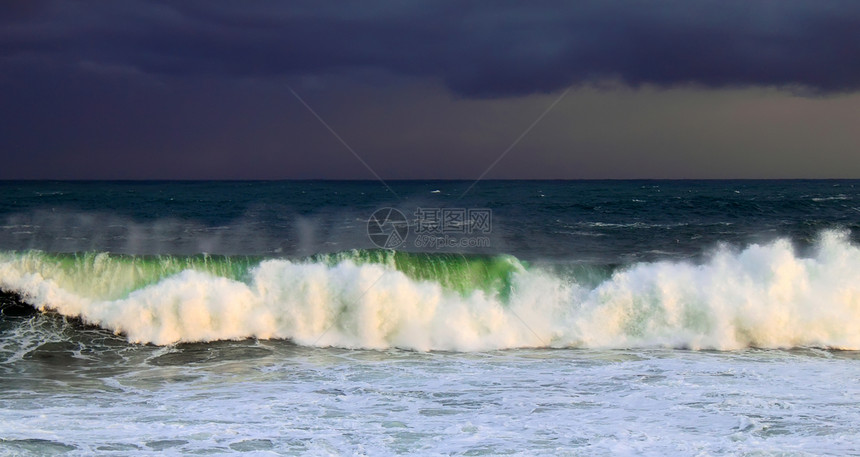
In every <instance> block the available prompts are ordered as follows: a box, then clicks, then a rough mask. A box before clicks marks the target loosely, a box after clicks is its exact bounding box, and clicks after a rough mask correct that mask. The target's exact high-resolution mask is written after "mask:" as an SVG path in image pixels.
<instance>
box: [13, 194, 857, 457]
mask: <svg viewBox="0 0 860 457" xmlns="http://www.w3.org/2000/svg"><path fill="white" fill-rule="evenodd" d="M471 185H472V183H471V182H464V181H394V182H388V183H387V186H389V187H387V186H386V185H383V184H381V183H378V182H371V181H355V182H332V181H286V182H285V181H273V182H44V181H39V182H23V181H22V182H0V291H2V292H0V311H2V314H0V455H47V454H62V455H93V454H99V455H147V454H148V455H163V454H167V455H189V454H190V455H221V454H231V453H243V452H252V454H256V455H344V454H349V455H398V454H399V455H411V454H431V455H433V454H446V455H448V454H453V455H502V454H505V455H507V454H516V455H547V454H551V455H552V454H555V455H655V456H656V455H739V454H746V455H846V454H856V453H858V452H860V408H858V405H860V352H857V351H858V350H860V244H858V243H859V242H860V181H840V180H826V181H802V180H789V181H484V182H480V183H478V184H477V185H475V186H474V187H470V186H471Z"/></svg>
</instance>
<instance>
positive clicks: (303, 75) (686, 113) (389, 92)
mask: <svg viewBox="0 0 860 457" xmlns="http://www.w3.org/2000/svg"><path fill="white" fill-rule="evenodd" d="M298 97H300V98H301V100H299V98H298ZM302 100H303V101H304V103H302ZM305 104H306V105H307V106H305ZM550 108H551V109H550ZM311 110H313V111H314V112H315V113H316V115H318V116H319V118H320V119H322V121H324V122H325V123H326V124H327V125H328V126H329V127H330V128H331V129H332V130H333V131H334V132H336V133H337V134H338V135H339V136H340V137H341V138H342V139H343V141H344V142H345V143H346V144H347V145H348V147H349V148H351V149H352V150H353V151H354V152H355V153H356V154H357V155H359V156H360V157H361V158H363V160H364V161H365V162H366V163H367V164H368V165H369V167H370V168H372V169H373V170H374V171H375V172H376V173H378V174H379V175H380V176H381V177H383V178H384V179H410V178H445V179H448V178H458V179H474V178H477V177H478V176H480V175H481V174H482V173H484V172H485V171H486V170H487V168H488V167H489V166H490V165H491V164H492V163H493V162H494V161H496V160H497V159H498V158H499V157H500V156H501V155H502V154H503V153H505V151H508V152H507V154H505V155H504V157H503V158H502V159H501V160H499V161H498V163H497V164H496V165H495V167H493V168H492V169H491V170H490V171H489V173H488V174H487V178H793V177H808V178H840V177H845V178H858V177H860V2H858V1H854V0H846V1H818V0H815V1H813V0H809V1H791V0H780V1H746V0H745V1H696V0H683V1H660V2H644V1H625V2H616V1H607V0H600V1H594V2H587V1H581V2H521V3H514V2H489V1H484V2H462V1H450V2H446V1H429V2H402V1H389V2H353V3H342V2H319V1H250V0H249V1H242V2H238V1H226V0H190V1H155V0H152V1H143V0H134V1H131V0H129V1H125V0H115V1H104V2H83V1H71V0H66V1H42V0H4V1H2V2H0V160H2V164H0V179H19V178H28V179H30V178H37V179H38V178H72V179H90V178H98V179H257V178H264V179H282V178H333V179H340V178H349V179H373V178H374V175H373V173H372V172H371V171H369V170H368V169H367V168H366V167H365V166H364V165H363V164H362V163H361V161H359V160H358V159H357V158H356V157H355V156H354V155H353V153H352V152H351V151H350V150H349V149H348V148H347V147H346V146H344V144H342V143H341V142H340V141H339V140H338V138H337V137H336V136H335V135H333V134H332V132H331V131H329V130H328V128H327V127H326V126H325V125H324V124H323V122H321V121H320V119H318V118H317V117H316V116H315V115H314V113H312V112H311ZM538 119H540V120H539V121H538V122H536V123H535V121H536V120H538ZM530 126H532V128H530ZM523 133H526V134H525V135H524V136H522V135H523ZM521 136H522V137H521ZM520 137H521V138H520ZM518 138H520V141H519V142H517V139H518ZM515 143H516V144H515ZM512 145H513V147H511V146H512Z"/></svg>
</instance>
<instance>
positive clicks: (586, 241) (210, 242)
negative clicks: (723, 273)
mask: <svg viewBox="0 0 860 457" xmlns="http://www.w3.org/2000/svg"><path fill="white" fill-rule="evenodd" d="M388 184H389V185H390V189H391V190H393V192H396V195H395V194H394V193H392V191H390V190H389V189H387V188H386V187H385V186H383V185H382V184H380V183H378V182H374V181H354V182H330V181H288V182H283V181H275V182H221V181H218V182H5V183H0V192H2V196H3V197H2V199H0V221H2V225H0V249H5V250H22V249H41V250H45V251H48V252H75V251H110V252H117V253H129V254H196V253H202V252H206V253H212V254H227V255H263V256H290V257H292V256H303V255H310V254H315V253H320V252H337V251H343V250H349V249H369V248H375V247H376V246H374V244H373V243H372V241H371V240H370V239H369V238H368V236H367V226H366V225H367V224H366V222H367V220H368V218H369V217H370V216H371V215H372V214H373V212H374V211H375V210H377V209H379V208H384V207H393V208H397V209H399V210H400V211H401V212H402V213H403V214H404V215H406V216H407V217H408V218H409V219H410V220H411V221H412V222H413V224H414V223H415V219H416V218H417V216H415V212H416V211H418V209H419V208H440V209H441V208H448V209H455V208H463V209H470V208H476V209H478V208H487V209H490V210H491V211H492V230H491V233H490V234H488V237H489V238H490V243H489V246H482V247H480V248H470V247H469V246H465V248H464V249H463V248H461V249H446V251H449V252H460V251H468V252H479V253H485V254H499V253H506V254H512V255H515V256H517V257H519V258H523V259H530V260H533V259H544V258H550V259H557V260H564V261H578V262H598V263H600V262H609V263H626V262H631V261H638V260H653V259H659V258H683V257H689V256H696V255H699V254H701V253H702V252H703V251H706V250H708V249H710V248H712V247H714V246H715V245H716V244H717V243H721V242H725V243H731V244H735V245H738V246H743V245H745V244H748V243H754V242H763V241H770V240H773V239H775V238H778V237H787V238H789V239H791V240H792V241H793V242H795V243H797V244H798V246H808V245H809V244H810V243H811V242H813V241H814V240H815V239H816V237H817V236H818V235H819V234H820V233H821V231H822V230H827V229H845V230H849V231H851V237H852V239H854V240H856V239H857V237H858V236H860V235H858V233H860V231H858V230H857V229H858V227H860V189H858V185H860V181H795V180H792V181H484V182H480V183H478V184H477V185H475V186H474V187H472V188H471V189H469V191H468V192H467V193H466V194H465V195H462V194H463V192H464V191H466V190H467V189H468V188H469V186H470V185H471V184H472V183H471V182H465V181H410V182H402V181H394V182H391V183H388ZM410 235H412V239H411V240H407V242H406V243H404V244H403V245H402V246H400V248H401V249H402V250H410V251H436V250H437V249H433V248H428V247H426V246H424V247H420V246H416V245H415V243H414V241H415V240H416V238H417V237H416V236H415V235H416V233H414V230H411V231H410ZM482 235H483V234H482ZM409 241H411V242H409Z"/></svg>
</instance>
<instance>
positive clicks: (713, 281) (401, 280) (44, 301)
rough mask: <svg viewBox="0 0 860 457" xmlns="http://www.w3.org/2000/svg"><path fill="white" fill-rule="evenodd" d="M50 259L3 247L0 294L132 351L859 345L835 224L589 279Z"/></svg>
mask: <svg viewBox="0 0 860 457" xmlns="http://www.w3.org/2000/svg"><path fill="white" fill-rule="evenodd" d="M391 255H394V254H391ZM383 257H384V255H383ZM58 258H59V257H58V256H51V255H47V254H42V253H38V252H25V253H5V254H2V257H0V288H2V289H3V290H6V291H10V292H15V293H17V294H19V295H20V296H21V297H22V299H23V300H25V301H26V302H27V303H30V304H32V305H33V306H34V307H37V308H39V309H41V310H54V311H56V312H59V313H61V314H63V315H66V316H79V317H81V318H82V319H83V320H84V321H85V322H88V323H91V324H95V325H99V326H101V327H104V328H107V329H110V330H113V331H115V332H118V333H122V334H124V335H126V336H127V338H128V340H129V341H131V342H137V343H154V344H158V345H164V344H171V343H176V342H192V341H214V340H223V339H242V338H249V337H255V338H262V339H266V338H282V339H290V340H293V341H295V342H297V343H299V344H302V345H314V346H339V347H346V348H389V347H399V348H408V349H417V350H454V351H474V350H489V349H500V348H517V347H545V346H552V347H601V348H621V347H654V346H657V347H688V348H694V349H698V348H703V349H704V348H707V349H722V350H730V349H738V348H744V347H768V348H774V347H799V346H818V347H831V348H843V349H860V249H858V247H857V246H854V245H852V244H851V243H849V241H848V238H847V234H845V233H840V232H834V231H828V232H824V233H823V234H822V235H821V237H820V240H819V241H818V243H817V244H816V247H815V249H814V252H812V253H811V255H809V256H807V257H804V256H801V255H799V254H798V253H797V252H796V251H795V250H794V249H793V247H792V245H791V243H790V241H789V240H785V239H782V240H777V241H774V242H771V243H769V244H763V245H751V246H749V247H747V248H745V249H743V250H740V251H735V250H732V249H731V248H728V247H722V248H719V249H717V250H716V251H715V252H714V253H713V254H712V255H711V256H710V258H709V259H708V260H707V261H705V262H703V263H701V264H693V263H687V262H668V261H666V262H654V263H640V264H634V265H630V266H628V267H626V268H623V269H620V270H618V271H616V272H614V273H613V274H612V275H611V276H610V277H608V278H607V279H605V280H604V281H602V282H600V283H599V284H597V285H596V286H594V285H589V284H588V283H587V282H584V281H581V280H578V279H577V277H576V275H564V274H559V273H551V272H549V271H545V270H542V269H540V268H526V267H525V266H524V265H522V264H520V263H519V262H517V261H516V259H512V258H503V259H502V260H500V259H499V258H496V259H489V260H486V259H485V260H481V261H479V262H478V263H479V264H480V265H482V266H481V267H480V268H477V269H476V267H475V266H474V262H471V261H468V260H466V261H461V265H460V266H459V267H457V268H449V269H446V268H441V269H440V268H439V267H438V265H445V264H451V263H456V261H455V260H454V259H447V260H445V259H443V261H436V263H437V264H438V265H437V267H434V268H430V269H428V268H426V267H424V266H421V267H420V268H419V267H416V266H415V263H416V261H415V260H414V259H412V258H409V259H406V260H401V261H400V262H399V263H398V261H397V259H396V258H394V259H393V260H392V259H391V258H389V257H384V258H382V259H381V260H380V259H371V258H368V255H367V254H364V253H362V254H361V255H358V256H355V255H353V256H349V255H347V256H343V255H341V256H330V257H327V258H319V257H318V258H312V259H308V260H306V261H289V260H284V259H268V260H262V261H258V260H247V261H246V262H245V263H242V262H238V266H236V265H237V264H234V263H233V262H235V261H234V260H232V259H229V258H226V259H221V260H220V261H218V262H211V261H207V260H205V258H201V259H202V260H199V261H197V262H194V261H189V260H187V259H186V260H177V259H172V258H166V259H160V260H158V259H157V260H155V261H149V262H143V261H142V260H138V259H136V258H125V259H124V260H121V261H117V260H116V259H115V258H112V257H110V256H106V255H103V256H102V257H99V256H98V255H93V256H91V257H84V259H85V260H84V261H80V260H68V258H65V259H66V260H65V262H66V263H65V264H64V263H63V261H60V260H58ZM78 259H79V258H78ZM86 259H91V260H86ZM97 259H101V260H97ZM112 259H113V260H112ZM135 262H137V264H136V263H135ZM422 262H423V263H422ZM446 262H447V263H446ZM418 263H420V264H421V265H424V263H426V262H424V261H420V262H418ZM430 263H432V262H430ZM225 264H230V265H231V267H230V268H225V267H224V265H225ZM488 264H490V265H496V266H495V267H493V268H489V267H487V266H486V265H488ZM93 265H100V266H98V268H96V267H93ZM130 265H131V266H130ZM134 265H137V266H136V267H135V266H134ZM141 265H144V266H143V267H141ZM165 265H166V266H165ZM410 265H411V266H410ZM499 265H508V267H501V266H499ZM475 271H479V272H483V273H481V274H477V275H476V273H475ZM463 275H467V276H466V277H467V279H468V281H466V280H462V278H463V277H464V276H463ZM452 278H454V279H452ZM456 278H461V280H455V279H456ZM464 281H466V282H464ZM469 281H471V282H469ZM467 283H470V284H473V287H466V286H465V284H467Z"/></svg>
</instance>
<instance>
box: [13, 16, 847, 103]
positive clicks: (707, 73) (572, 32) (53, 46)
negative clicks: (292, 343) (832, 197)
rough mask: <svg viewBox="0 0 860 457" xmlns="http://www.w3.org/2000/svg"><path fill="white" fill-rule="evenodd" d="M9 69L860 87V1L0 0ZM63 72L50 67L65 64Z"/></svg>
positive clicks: (471, 89) (467, 87)
mask: <svg viewBox="0 0 860 457" xmlns="http://www.w3.org/2000/svg"><path fill="white" fill-rule="evenodd" d="M0 17H1V18H0V58H2V59H3V60H2V62H3V63H2V65H3V66H5V67H12V66H20V65H35V64H41V65H48V66H57V65H74V66H81V65H83V66H84V68H89V69H125V70H128V71H136V72H140V73H143V74H152V75H210V76H215V77H234V76H307V75H323V74H341V75H349V74H351V73H353V72H358V71H366V70H368V69H370V70H382V71H383V72H388V73H391V74H395V75H406V76H413V77H419V78H436V79H439V80H441V81H443V82H444V83H445V84H446V85H447V86H448V88H449V89H451V90H453V91H454V92H456V93H458V94H460V95H463V96H498V95H520V94H528V93H535V92H548V91H552V90H555V89H559V88H561V87H565V86H568V85H570V84H575V83H583V82H596V81H601V80H616V81H621V82H624V83H626V84H629V85H632V86H638V85H642V84H655V85H658V86H673V85H679V84H688V83H691V84H698V85H703V86H708V87H726V86H749V85H754V86H802V87H805V88H807V89H809V90H812V91H816V92H834V91H835V92H839V91H853V90H856V89H858V88H860V58H858V56H860V2H857V1H790V0H787V1H693V0H683V1H663V2H647V3H646V2H632V1H630V2H618V1H599V2H569V3H568V2H557V3H547V2H541V3H529V4H525V3H523V4H517V3H513V2H436V1H434V2H396V1H391V2H375V3H365V2H355V3H337V4H335V3H327V2H326V3H323V2H315V1H314V2H281V1H255V2H235V1H213V0H206V1H204V0H199V1H170V2H168V1H111V2H70V1H63V2H59V1H57V2H50V1H41V2H31V1H18V0H11V1H6V2H3V3H0ZM52 68H53V67H52Z"/></svg>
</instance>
